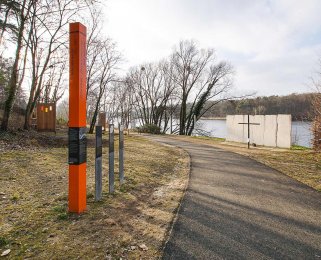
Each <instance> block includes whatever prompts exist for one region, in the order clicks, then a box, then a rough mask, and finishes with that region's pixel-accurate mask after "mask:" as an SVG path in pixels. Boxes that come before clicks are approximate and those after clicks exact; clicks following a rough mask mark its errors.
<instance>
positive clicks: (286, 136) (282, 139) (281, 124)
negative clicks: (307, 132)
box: [276, 115, 292, 148]
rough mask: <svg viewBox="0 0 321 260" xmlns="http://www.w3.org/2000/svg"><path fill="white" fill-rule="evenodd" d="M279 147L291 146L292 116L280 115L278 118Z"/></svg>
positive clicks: (277, 144)
mask: <svg viewBox="0 0 321 260" xmlns="http://www.w3.org/2000/svg"><path fill="white" fill-rule="evenodd" d="M277 127H278V130H277V141H276V142H277V143H276V146H277V147H283V148H290V147H291V128H292V124H291V116H289V115H278V118H277Z"/></svg>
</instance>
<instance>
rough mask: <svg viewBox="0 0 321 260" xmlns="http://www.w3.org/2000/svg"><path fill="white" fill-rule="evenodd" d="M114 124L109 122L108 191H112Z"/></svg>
mask: <svg viewBox="0 0 321 260" xmlns="http://www.w3.org/2000/svg"><path fill="white" fill-rule="evenodd" d="M114 158H115V157H114V125H113V124H109V178H108V179H109V193H114V190H115V187H114V182H115V178H114V161H115V160H114Z"/></svg>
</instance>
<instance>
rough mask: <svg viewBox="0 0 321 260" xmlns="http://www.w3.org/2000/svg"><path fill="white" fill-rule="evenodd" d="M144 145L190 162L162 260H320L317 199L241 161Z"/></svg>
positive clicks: (187, 146)
mask: <svg viewBox="0 0 321 260" xmlns="http://www.w3.org/2000/svg"><path fill="white" fill-rule="evenodd" d="M148 138H150V139H152V140H155V141H158V142H161V143H166V144H170V145H174V146H177V147H181V148H183V149H184V150H186V151H187V152H188V153H189V154H190V156H191V176H190V182H189V186H188V188H187V191H186V194H185V196H184V198H183V201H182V204H181V207H180V209H179V211H178V217H177V221H176V222H175V224H174V226H173V230H172V233H171V235H170V239H169V241H168V242H167V244H166V247H165V251H164V255H163V259H321V193H319V192H317V191H315V190H313V189H312V188H310V187H308V186H306V185H304V184H302V183H300V182H298V181H295V180H293V179H292V178H289V177H287V176H285V175H283V174H281V173H280V172H278V171H276V170H273V169H271V168H269V167H267V166H265V165H263V164H261V163H258V162H256V161H254V160H252V159H249V158H247V157H244V156H242V155H238V154H235V153H232V152H228V151H225V150H222V149H219V148H215V147H212V146H206V145H201V144H195V143H190V142H186V141H181V140H175V139H172V138H169V137H162V136H149V137H148Z"/></svg>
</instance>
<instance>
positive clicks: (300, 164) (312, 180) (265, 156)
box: [175, 136, 321, 191]
mask: <svg viewBox="0 0 321 260" xmlns="http://www.w3.org/2000/svg"><path fill="white" fill-rule="evenodd" d="M175 138H179V139H185V140H188V141H191V142H197V143H203V144H207V145H213V146H216V147H219V148H222V149H225V150H229V151H232V152H235V153H239V154H242V155H245V156H248V157H250V158H252V159H254V160H257V161H259V162H261V163H263V164H265V165H267V166H270V167H272V168H274V169H276V170H278V171H280V172H282V173H283V174H286V175H288V176H290V177H292V178H294V179H296V180H298V181H300V182H302V183H305V184H306V185H308V186H310V187H312V188H314V189H316V190H318V191H321V153H317V152H314V151H313V150H311V149H308V148H305V147H302V146H293V147H292V148H291V149H278V148H268V147H251V149H247V145H246V144H239V143H227V142H224V141H225V140H224V139H221V138H211V137H181V136H178V137H175Z"/></svg>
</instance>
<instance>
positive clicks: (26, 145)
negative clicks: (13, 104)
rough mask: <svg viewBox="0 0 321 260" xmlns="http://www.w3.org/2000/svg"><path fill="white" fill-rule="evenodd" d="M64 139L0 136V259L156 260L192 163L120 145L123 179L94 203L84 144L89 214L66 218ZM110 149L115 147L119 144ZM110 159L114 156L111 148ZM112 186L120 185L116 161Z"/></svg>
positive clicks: (90, 161) (137, 142) (129, 140)
mask: <svg viewBox="0 0 321 260" xmlns="http://www.w3.org/2000/svg"><path fill="white" fill-rule="evenodd" d="M66 136H67V133H66V132H58V133H57V134H56V135H55V134H50V133H43V134H38V133H36V132H23V131H22V132H15V133H0V164H1V168H0V254H1V253H2V252H4V251H5V250H7V249H10V250H11V252H10V253H9V254H8V256H7V258H8V259H29V258H30V259H158V258H160V257H161V255H162V249H163V246H164V243H165V240H166V239H167V237H168V233H169V230H170V227H171V224H172V221H173V218H174V216H175V214H176V210H177V207H178V205H179V202H180V200H181V198H182V196H183V193H184V191H185V188H186V185H187V182H188V175H189V156H188V154H186V153H185V152H184V151H183V150H180V149H177V148H173V147H170V146H161V145H159V144H157V143H153V142H151V141H148V140H146V139H143V138H140V137H138V136H126V137H125V179H126V183H125V184H124V185H123V186H121V187H119V184H118V181H116V186H115V190H116V192H115V194H113V195H110V194H108V154H107V153H108V148H107V142H106V140H107V135H104V137H103V139H104V149H103V183H104V184H103V200H102V201H101V202H94V147H93V144H94V136H89V137H88V138H89V144H88V158H87V211H86V212H85V213H84V214H81V215H76V214H69V213H68V212H67V196H68V165H67V152H68V150H67V138H66ZM115 143H116V144H117V138H116V141H115ZM115 151H116V152H117V151H118V147H117V145H116V147H115ZM115 162H116V165H115V174H116V175H115V179H116V180H117V177H118V176H117V175H118V172H117V169H118V165H117V162H118V160H117V156H116V160H115Z"/></svg>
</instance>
